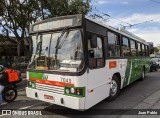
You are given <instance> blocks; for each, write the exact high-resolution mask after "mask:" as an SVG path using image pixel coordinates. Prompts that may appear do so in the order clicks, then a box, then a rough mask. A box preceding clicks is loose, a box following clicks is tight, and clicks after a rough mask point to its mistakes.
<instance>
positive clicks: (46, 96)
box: [44, 95, 54, 100]
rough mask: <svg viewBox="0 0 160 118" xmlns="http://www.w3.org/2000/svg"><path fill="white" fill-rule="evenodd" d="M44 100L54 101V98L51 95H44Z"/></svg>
mask: <svg viewBox="0 0 160 118" xmlns="http://www.w3.org/2000/svg"><path fill="white" fill-rule="evenodd" d="M44 99H48V100H54V97H53V96H51V95H44Z"/></svg>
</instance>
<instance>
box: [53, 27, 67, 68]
mask: <svg viewBox="0 0 160 118" xmlns="http://www.w3.org/2000/svg"><path fill="white" fill-rule="evenodd" d="M66 31H67V28H64V29H63V30H62V33H61V35H60V37H58V39H57V43H56V47H55V48H56V50H55V66H57V54H58V50H59V49H61V47H62V45H63V44H64V42H65V38H63V36H64V34H65V32H66ZM66 37H67V35H66ZM62 38H63V39H62Z"/></svg>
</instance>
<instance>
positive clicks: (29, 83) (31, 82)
mask: <svg viewBox="0 0 160 118" xmlns="http://www.w3.org/2000/svg"><path fill="white" fill-rule="evenodd" d="M27 86H28V87H30V88H36V83H35V81H28V82H27Z"/></svg>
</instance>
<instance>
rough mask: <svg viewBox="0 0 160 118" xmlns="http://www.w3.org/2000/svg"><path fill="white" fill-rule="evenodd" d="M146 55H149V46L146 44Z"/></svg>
mask: <svg viewBox="0 0 160 118" xmlns="http://www.w3.org/2000/svg"><path fill="white" fill-rule="evenodd" d="M146 56H147V57H148V56H149V46H147V45H146Z"/></svg>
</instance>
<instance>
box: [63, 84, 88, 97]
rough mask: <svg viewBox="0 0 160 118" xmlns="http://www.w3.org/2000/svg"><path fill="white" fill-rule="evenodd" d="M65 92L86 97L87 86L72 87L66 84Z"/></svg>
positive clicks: (69, 94)
mask: <svg viewBox="0 0 160 118" xmlns="http://www.w3.org/2000/svg"><path fill="white" fill-rule="evenodd" d="M64 89H65V91H64V94H65V95H68V96H74V97H85V87H70V86H65V88H64Z"/></svg>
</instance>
